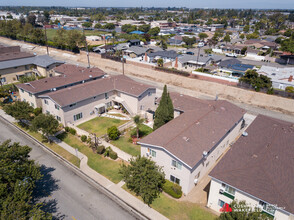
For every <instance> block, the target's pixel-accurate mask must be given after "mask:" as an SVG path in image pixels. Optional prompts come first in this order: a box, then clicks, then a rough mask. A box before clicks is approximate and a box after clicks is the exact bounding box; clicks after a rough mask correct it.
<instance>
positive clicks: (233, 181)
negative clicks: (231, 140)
mask: <svg viewBox="0 0 294 220" xmlns="http://www.w3.org/2000/svg"><path fill="white" fill-rule="evenodd" d="M246 131H247V133H248V136H247V137H240V138H239V139H238V141H237V142H236V143H235V144H234V145H233V146H232V148H231V149H230V150H229V151H228V153H227V154H226V155H225V156H224V157H223V159H222V160H221V161H220V162H219V164H218V165H217V166H216V167H215V168H214V169H213V170H212V171H211V173H210V176H212V177H213V178H216V179H218V180H221V181H223V182H225V183H227V184H229V185H231V186H233V187H235V188H237V189H239V190H242V191H244V192H246V193H249V194H250V195H253V196H255V197H257V198H259V199H261V200H263V201H264V202H268V203H270V204H277V206H278V207H285V210H286V211H288V212H290V213H294V172H293V168H294V124H292V123H288V122H285V121H281V120H278V119H273V118H270V117H266V116H263V115H259V116H257V118H256V119H255V120H254V121H253V123H252V124H251V125H250V127H249V128H248V129H247V130H246Z"/></svg>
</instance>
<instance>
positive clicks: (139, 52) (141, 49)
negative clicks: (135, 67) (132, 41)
mask: <svg viewBox="0 0 294 220" xmlns="http://www.w3.org/2000/svg"><path fill="white" fill-rule="evenodd" d="M148 50H150V49H149V48H146V47H136V46H132V47H130V48H128V49H127V50H126V52H133V53H135V54H136V55H142V54H145V53H146V52H147V51H148Z"/></svg>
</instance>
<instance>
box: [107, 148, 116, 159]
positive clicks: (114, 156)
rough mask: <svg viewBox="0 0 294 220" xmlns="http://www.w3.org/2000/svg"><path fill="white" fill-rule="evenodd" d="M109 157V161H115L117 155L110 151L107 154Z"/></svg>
mask: <svg viewBox="0 0 294 220" xmlns="http://www.w3.org/2000/svg"><path fill="white" fill-rule="evenodd" d="M109 157H110V158H111V159H113V160H116V159H117V153H116V152H114V151H113V150H111V151H110V152H109Z"/></svg>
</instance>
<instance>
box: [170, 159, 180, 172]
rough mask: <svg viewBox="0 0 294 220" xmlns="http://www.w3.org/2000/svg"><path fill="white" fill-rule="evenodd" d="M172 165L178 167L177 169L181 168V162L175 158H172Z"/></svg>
mask: <svg viewBox="0 0 294 220" xmlns="http://www.w3.org/2000/svg"><path fill="white" fill-rule="evenodd" d="M172 166H173V167H176V168H178V169H179V170H181V169H182V163H181V162H178V161H176V160H172Z"/></svg>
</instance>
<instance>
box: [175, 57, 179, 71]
mask: <svg viewBox="0 0 294 220" xmlns="http://www.w3.org/2000/svg"><path fill="white" fill-rule="evenodd" d="M175 68H178V57H176V63H175Z"/></svg>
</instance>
